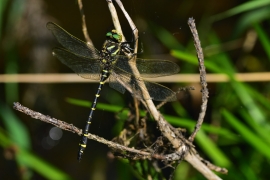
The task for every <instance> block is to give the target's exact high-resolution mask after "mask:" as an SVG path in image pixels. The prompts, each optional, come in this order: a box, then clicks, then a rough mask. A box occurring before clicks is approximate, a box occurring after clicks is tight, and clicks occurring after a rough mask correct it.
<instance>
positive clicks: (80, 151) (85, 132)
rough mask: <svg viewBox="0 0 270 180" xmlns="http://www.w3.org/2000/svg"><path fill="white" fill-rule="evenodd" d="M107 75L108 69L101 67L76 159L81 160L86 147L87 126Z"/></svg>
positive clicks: (88, 126)
mask: <svg viewBox="0 0 270 180" xmlns="http://www.w3.org/2000/svg"><path fill="white" fill-rule="evenodd" d="M108 77H109V71H108V69H103V70H102V74H101V78H100V81H99V86H98V90H97V93H96V95H95V98H94V101H93V103H92V106H91V111H90V114H89V116H88V120H87V121H86V126H85V128H84V131H83V133H82V135H81V141H80V143H79V150H78V157H77V159H78V160H79V161H80V160H81V158H82V155H83V152H84V150H85V148H86V144H87V136H88V131H89V128H90V124H91V120H92V119H93V115H94V111H95V110H96V106H97V100H98V98H99V96H100V93H101V90H102V87H103V86H104V84H105V81H106V80H107V79H108Z"/></svg>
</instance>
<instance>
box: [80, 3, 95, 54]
mask: <svg viewBox="0 0 270 180" xmlns="http://www.w3.org/2000/svg"><path fill="white" fill-rule="evenodd" d="M78 5H79V9H80V13H81V16H82V31H83V35H84V38H85V40H86V42H87V45H88V47H89V48H91V50H92V51H93V52H94V51H95V50H94V49H92V48H93V47H94V44H93V42H92V40H91V39H90V36H89V35H88V31H87V26H86V22H85V14H84V11H83V4H82V0H78Z"/></svg>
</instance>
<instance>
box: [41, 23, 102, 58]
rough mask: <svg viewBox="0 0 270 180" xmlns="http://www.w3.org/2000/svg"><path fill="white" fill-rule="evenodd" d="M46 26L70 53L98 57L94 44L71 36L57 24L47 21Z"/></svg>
mask: <svg viewBox="0 0 270 180" xmlns="http://www.w3.org/2000/svg"><path fill="white" fill-rule="evenodd" d="M46 26H47V28H48V29H49V30H51V31H52V33H53V35H54V36H55V38H56V39H57V41H58V42H59V43H60V44H61V45H62V46H63V47H65V48H66V49H68V50H69V51H71V52H72V53H74V54H76V55H79V56H84V57H88V58H91V59H97V58H98V57H99V53H98V51H97V50H96V49H95V47H94V46H90V45H89V46H88V45H87V44H86V43H85V42H83V41H81V40H80V39H78V38H76V37H75V36H72V35H71V34H69V33H68V32H67V31H66V30H64V29H63V28H62V27H60V26H58V25H57V24H55V23H52V22H48V23H47V25H46Z"/></svg>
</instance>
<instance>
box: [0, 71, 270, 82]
mask: <svg viewBox="0 0 270 180" xmlns="http://www.w3.org/2000/svg"><path fill="white" fill-rule="evenodd" d="M198 76H199V74H176V75H171V76H169V77H168V76H164V77H158V78H144V79H145V80H147V81H150V82H163V83H198V82H200V80H199V79H198ZM234 79H235V80H237V81H239V82H265V81H267V82H268V81H270V73H269V72H262V73H237V74H235V75H234ZM229 81H230V79H229V77H228V76H227V75H226V74H207V82H211V83H222V82H229ZM14 82H16V83H96V82H97V81H96V80H91V79H84V78H81V77H80V76H78V75H76V74H74V73H70V74H68V73H66V74H64V73H63V74H59V73H58V74H48V73H46V74H0V83H14Z"/></svg>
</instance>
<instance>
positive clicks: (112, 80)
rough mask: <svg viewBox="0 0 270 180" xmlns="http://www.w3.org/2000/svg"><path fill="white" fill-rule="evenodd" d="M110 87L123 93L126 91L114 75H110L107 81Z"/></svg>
mask: <svg viewBox="0 0 270 180" xmlns="http://www.w3.org/2000/svg"><path fill="white" fill-rule="evenodd" d="M109 85H110V87H111V88H113V89H115V90H116V91H118V92H120V93H122V94H124V93H125V92H126V89H125V87H124V86H122V85H121V84H120V83H119V82H118V81H117V80H116V78H115V76H114V75H111V76H110V83H109Z"/></svg>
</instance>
